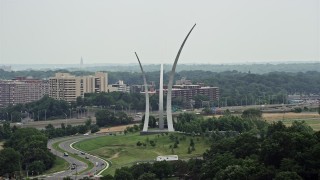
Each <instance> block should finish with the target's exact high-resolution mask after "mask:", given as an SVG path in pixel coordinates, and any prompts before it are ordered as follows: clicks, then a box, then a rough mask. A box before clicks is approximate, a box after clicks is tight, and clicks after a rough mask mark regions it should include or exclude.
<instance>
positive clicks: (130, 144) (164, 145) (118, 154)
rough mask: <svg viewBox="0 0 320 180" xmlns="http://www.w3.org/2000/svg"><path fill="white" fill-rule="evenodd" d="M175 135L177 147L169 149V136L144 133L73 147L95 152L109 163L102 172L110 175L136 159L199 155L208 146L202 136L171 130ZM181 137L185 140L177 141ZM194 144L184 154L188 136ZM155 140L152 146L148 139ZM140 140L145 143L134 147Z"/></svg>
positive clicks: (101, 139)
mask: <svg viewBox="0 0 320 180" xmlns="http://www.w3.org/2000/svg"><path fill="white" fill-rule="evenodd" d="M174 135H175V136H177V137H178V138H179V144H178V148H174V149H173V151H174V152H172V150H171V148H170V145H172V146H173V144H174V142H173V141H171V140H170V139H169V135H165V134H164V135H161V134H159V135H144V136H141V135H140V134H139V133H135V134H127V135H117V136H103V137H98V138H95V139H90V140H85V141H81V142H78V143H76V144H74V147H76V148H78V149H81V150H83V151H86V152H88V153H90V154H93V155H98V156H100V157H102V158H104V159H108V160H110V161H111V162H112V165H111V167H110V168H109V169H108V170H106V171H104V172H103V173H102V174H103V175H105V174H112V175H113V174H114V171H115V170H116V169H117V168H120V167H122V166H131V165H133V163H135V162H137V161H152V160H155V159H156V157H157V156H159V155H172V154H175V155H178V156H179V159H183V158H191V157H197V156H202V154H203V153H204V152H205V151H206V150H207V149H209V143H208V140H207V139H205V138H202V137H191V136H186V135H181V134H177V133H174ZM183 136H185V140H180V139H181V138H182V137H183ZM191 138H192V139H193V141H194V143H195V151H193V152H192V153H191V154H188V147H189V146H190V139H191ZM151 140H152V141H155V142H156V146H155V147H152V146H151V145H150V143H148V141H151ZM138 141H140V142H142V143H146V144H147V146H146V147H143V146H140V147H138V146H137V145H136V144H137V142H138Z"/></svg>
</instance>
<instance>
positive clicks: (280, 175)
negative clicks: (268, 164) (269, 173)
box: [275, 171, 302, 180]
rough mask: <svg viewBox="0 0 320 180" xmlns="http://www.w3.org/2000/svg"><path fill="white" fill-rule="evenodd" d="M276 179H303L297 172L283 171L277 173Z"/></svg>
mask: <svg viewBox="0 0 320 180" xmlns="http://www.w3.org/2000/svg"><path fill="white" fill-rule="evenodd" d="M275 180H302V178H301V176H299V175H298V174H297V173H296V172H290V171H282V172H279V173H278V174H277V175H276V178H275Z"/></svg>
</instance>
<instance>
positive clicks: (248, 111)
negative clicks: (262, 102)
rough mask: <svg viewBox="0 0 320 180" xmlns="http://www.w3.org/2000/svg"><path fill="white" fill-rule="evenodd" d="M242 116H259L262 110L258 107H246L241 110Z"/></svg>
mask: <svg viewBox="0 0 320 180" xmlns="http://www.w3.org/2000/svg"><path fill="white" fill-rule="evenodd" d="M241 117H242V118H261V117H262V111H261V110H259V109H254V108H250V109H246V110H244V111H243V112H242V116H241Z"/></svg>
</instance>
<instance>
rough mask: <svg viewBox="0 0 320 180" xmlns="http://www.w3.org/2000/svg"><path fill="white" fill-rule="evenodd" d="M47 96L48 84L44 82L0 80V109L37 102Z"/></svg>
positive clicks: (16, 79)
mask: <svg viewBox="0 0 320 180" xmlns="http://www.w3.org/2000/svg"><path fill="white" fill-rule="evenodd" d="M47 94H49V83H48V81H46V80H38V79H27V78H25V77H17V78H15V79H13V80H0V108H3V107H6V106H8V105H16V104H20V103H22V104H23V103H29V102H32V101H37V100H39V99H41V98H42V97H43V96H44V95H47Z"/></svg>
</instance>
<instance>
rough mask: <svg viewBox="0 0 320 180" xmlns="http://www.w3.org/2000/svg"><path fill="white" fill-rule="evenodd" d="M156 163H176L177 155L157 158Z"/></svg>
mask: <svg viewBox="0 0 320 180" xmlns="http://www.w3.org/2000/svg"><path fill="white" fill-rule="evenodd" d="M156 160H157V161H177V160H178V155H166V156H157V159H156Z"/></svg>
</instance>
